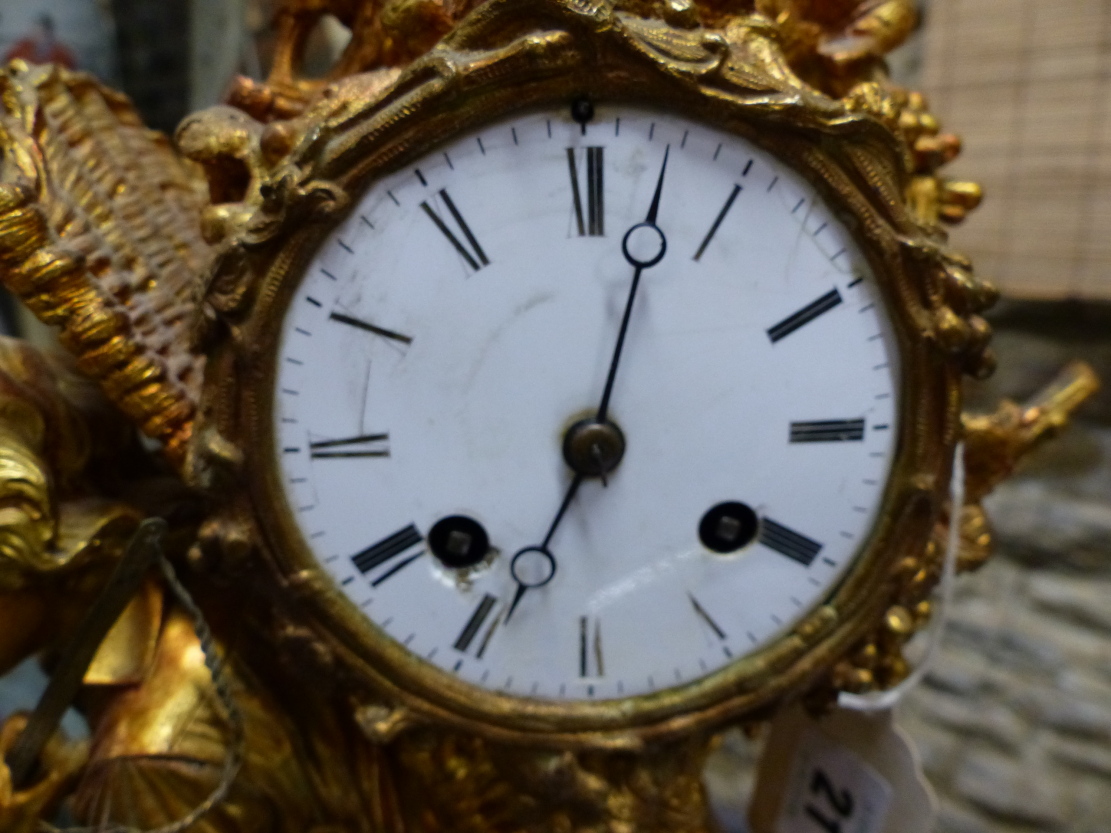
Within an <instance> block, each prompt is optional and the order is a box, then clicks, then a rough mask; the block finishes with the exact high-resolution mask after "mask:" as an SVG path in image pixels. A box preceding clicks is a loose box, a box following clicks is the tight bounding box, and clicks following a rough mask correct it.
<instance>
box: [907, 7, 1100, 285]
mask: <svg viewBox="0 0 1111 833" xmlns="http://www.w3.org/2000/svg"><path fill="white" fill-rule="evenodd" d="M922 39H923V44H922V53H923V58H922V76H921V79H920V84H921V87H922V89H923V90H924V91H925V92H926V93H927V94H928V95H929V96H930V100H931V103H932V104H933V107H934V110H935V111H936V112H937V113H938V114H939V115H940V116H941V117H942V118H943V119H944V120H945V122H946V123H947V124H949V125H950V126H951V127H952V128H953V129H954V130H955V131H956V132H957V133H959V134H960V135H961V137H962V138H963V140H964V152H963V154H962V155H961V157H960V159H959V160H958V161H957V162H955V163H954V164H953V166H952V174H953V175H954V176H957V177H968V178H971V179H975V180H977V181H979V182H980V183H982V184H983V186H984V190H985V192H986V193H987V194H988V195H989V198H988V199H987V200H985V202H984V206H983V208H981V209H980V210H979V211H978V212H976V215H975V218H976V219H975V222H973V223H970V224H969V226H968V228H967V229H959V230H958V231H957V232H956V233H955V234H954V237H953V239H954V242H955V243H956V245H957V247H958V248H959V249H960V250H962V251H965V252H967V253H968V254H969V256H971V257H972V259H973V261H974V262H975V263H976V266H977V269H978V270H979V271H980V272H981V273H982V274H985V275H989V276H990V277H991V278H992V279H993V280H994V281H995V282H996V285H997V286H999V287H1000V288H1001V289H1002V290H1003V292H1004V293H1005V294H1007V295H1010V296H1012V297H1020V298H1049V299H1059V298H1084V299H1088V300H1111V3H1108V2H1107V0H1053V2H1052V3H1046V2H1044V0H931V2H930V3H928V4H927V9H926V25H925V27H924V30H923V38H922Z"/></svg>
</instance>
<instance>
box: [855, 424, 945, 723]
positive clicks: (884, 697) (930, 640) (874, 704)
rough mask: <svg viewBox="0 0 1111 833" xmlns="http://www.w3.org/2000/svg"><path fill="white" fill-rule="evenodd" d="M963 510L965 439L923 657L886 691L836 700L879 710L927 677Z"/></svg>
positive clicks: (938, 642) (937, 642) (892, 704)
mask: <svg viewBox="0 0 1111 833" xmlns="http://www.w3.org/2000/svg"><path fill="white" fill-rule="evenodd" d="M963 512H964V443H963V442H960V443H957V448H956V451H955V453H954V455H953V474H952V477H951V478H950V480H949V534H948V536H947V537H946V543H945V560H944V561H943V562H942V566H941V587H940V595H939V598H938V602H937V605H936V607H935V610H934V616H933V621H932V622H931V623H930V626H929V629H928V631H927V633H926V639H927V642H926V649H925V651H924V652H923V654H922V661H921V662H919V663H918V665H917V666H916V667H915V669H914V670H913V671H912V672H911V673H910V674H908V675H907V677H906V679H904V680H903V681H902V682H900V683H898V684H897V685H895V686H892V687H891V688H889V689H888V690H887V691H877V692H873V693H871V694H852V693H850V692H846V691H843V692H841V694H840V696H839V697H838V698H837V704H838V705H839V706H842V707H844V708H847V709H855V710H856V711H865V712H876V711H884V710H886V709H891V708H894V707H895V704H897V703H898V702H899V701H900V700H902V699H903V698H904V697H905V696H906V694H907V692H909V691H910V690H911V689H913V688H914V687H915V686H917V685H918V684H919V683H921V682H922V680H923V679H924V678H925V676H926V674H927V673H928V672H929V670H930V666H931V665H932V664H933V661H934V658H935V656H936V655H937V651H938V648H939V647H940V646H941V637H942V635H943V634H944V632H945V623H946V620H947V618H948V616H949V606H950V603H951V602H952V599H953V579H954V578H955V577H956V574H957V555H958V554H959V553H960V547H961V515H962V514H963Z"/></svg>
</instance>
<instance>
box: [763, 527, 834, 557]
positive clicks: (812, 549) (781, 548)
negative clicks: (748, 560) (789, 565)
mask: <svg viewBox="0 0 1111 833" xmlns="http://www.w3.org/2000/svg"><path fill="white" fill-rule="evenodd" d="M760 543H761V544H763V545H764V546H765V547H768V548H769V549H773V550H775V551H776V552H777V553H779V554H780V555H785V556H787V557H788V558H790V559H791V560H793V561H797V562H798V563H799V564H802V565H803V566H804V567H809V566H810V563H811V562H812V561H813V560H814V558H815V557H816V556H817V555H818V553H819V552H821V551H822V544H819V543H818V542H817V541H813V540H811V539H810V538H807V537H806V536H805V535H802V534H801V533H798V532H795V531H794V530H793V529H788V528H787V527H785V526H783V525H782V524H779V523H776V522H775V521H773V520H772V519H771V518H764V519H763V520H761V521H760Z"/></svg>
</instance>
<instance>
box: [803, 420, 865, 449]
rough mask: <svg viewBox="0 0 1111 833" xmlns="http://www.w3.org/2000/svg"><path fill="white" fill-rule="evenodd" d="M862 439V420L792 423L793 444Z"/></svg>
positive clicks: (843, 441) (856, 440)
mask: <svg viewBox="0 0 1111 833" xmlns="http://www.w3.org/2000/svg"><path fill="white" fill-rule="evenodd" d="M863 439H864V420H862V419H826V420H820V421H818V422H792V423H791V442H793V443H845V442H859V441H860V440H863Z"/></svg>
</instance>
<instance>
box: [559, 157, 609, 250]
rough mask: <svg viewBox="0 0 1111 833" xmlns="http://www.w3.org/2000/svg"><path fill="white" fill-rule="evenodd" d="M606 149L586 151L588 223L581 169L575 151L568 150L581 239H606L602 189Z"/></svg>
mask: <svg viewBox="0 0 1111 833" xmlns="http://www.w3.org/2000/svg"><path fill="white" fill-rule="evenodd" d="M604 151H605V148H601V147H588V148H587V149H586V221H585V222H584V221H583V204H582V192H581V190H580V188H579V169H578V166H577V165H576V164H575V149H574V148H567V166H568V168H569V169H570V172H571V197H572V199H573V200H574V203H575V222H576V224H577V225H578V229H579V237H586V236H590V237H604V236H605V234H606V229H605V202H604V197H603V188H602V175H603V173H602V172H603V169H604V166H603V161H602V160H603V156H602V154H603V152H604Z"/></svg>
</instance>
